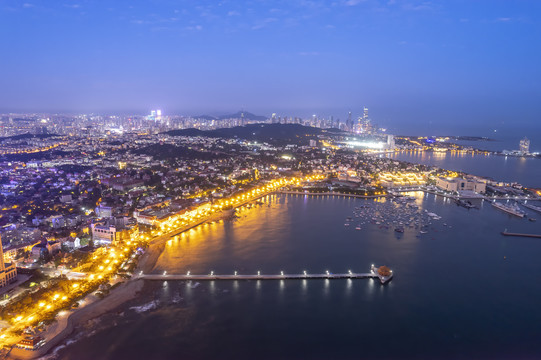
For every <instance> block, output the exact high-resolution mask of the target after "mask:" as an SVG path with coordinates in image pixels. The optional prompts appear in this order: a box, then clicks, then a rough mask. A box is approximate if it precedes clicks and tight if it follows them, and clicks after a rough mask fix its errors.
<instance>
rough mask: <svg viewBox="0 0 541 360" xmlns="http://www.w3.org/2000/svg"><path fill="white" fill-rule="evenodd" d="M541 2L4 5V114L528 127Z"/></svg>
mask: <svg viewBox="0 0 541 360" xmlns="http://www.w3.org/2000/svg"><path fill="white" fill-rule="evenodd" d="M539 14H541V3H539V2H538V1H522V2H520V3H519V2H509V1H502V0H496V1H492V0H491V1H476V2H470V1H453V2H444V1H431V2H427V1H416V0H412V1H394V0H391V1H376V0H364V1H360V0H344V1H334V2H325V1H316V0H314V1H271V2H263V1H247V2H244V3H239V2H231V1H223V2H219V3H215V2H213V1H202V2H198V3H197V4H193V3H191V2H189V1H186V2H179V3H176V2H143V3H138V4H132V3H125V2H121V3H114V4H106V5H105V4H103V3H98V2H94V1H78V2H77V1H75V2H74V1H70V2H67V3H54V4H51V3H50V2H47V1H44V0H36V1H32V0H29V1H27V2H14V1H12V2H4V3H2V4H1V5H0V21H2V24H3V25H4V27H5V28H6V29H9V32H8V31H5V32H4V35H2V36H0V45H1V46H2V47H3V48H4V49H9V51H8V52H6V54H8V56H4V57H2V58H1V59H0V67H1V68H2V69H3V70H4V71H3V75H2V76H1V77H0V112H3V113H5V112H33V111H36V112H57V113H61V112H70V113H84V112H87V113H88V112H95V113H124V114H126V113H139V114H145V113H147V112H148V111H149V110H150V109H158V108H159V109H163V111H164V114H184V115H200V114H211V115H214V114H224V113H228V112H236V111H239V110H240V109H245V110H246V111H250V112H252V113H255V114H258V115H265V116H270V115H271V114H272V113H281V114H283V115H287V116H310V114H313V113H315V114H318V116H335V117H339V118H340V119H341V120H345V119H346V117H347V113H348V111H352V112H353V113H354V114H360V113H361V112H362V107H363V106H368V107H369V108H370V110H371V114H372V115H373V117H374V119H376V121H377V122H378V123H382V124H389V126H393V125H396V126H404V127H406V128H407V127H408V126H433V127H437V126H439V125H441V126H448V125H449V124H450V123H451V122H452V123H453V124H454V125H455V126H459V125H469V124H472V123H475V124H478V125H479V126H481V127H487V128H488V127H494V126H496V125H501V124H518V125H532V126H533V125H534V124H535V123H537V122H538V121H539V114H540V113H541V104H540V103H539V101H538V99H539V97H540V96H541V83H540V82H539V79H540V78H541V70H540V68H539V66H538V64H539V62H540V60H541V50H540V49H539V47H538V46H537V43H538V39H539V36H540V33H541V27H540V25H539V20H538V18H539V16H538V15H539Z"/></svg>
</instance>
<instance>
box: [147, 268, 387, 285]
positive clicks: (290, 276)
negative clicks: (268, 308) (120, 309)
mask: <svg viewBox="0 0 541 360" xmlns="http://www.w3.org/2000/svg"><path fill="white" fill-rule="evenodd" d="M137 278H139V279H145V280H162V281H163V280H168V281H169V280H172V281H174V280H179V281H182V280H197V281H205V280H210V281H212V280H307V279H367V278H374V279H379V281H380V282H381V283H382V284H386V283H388V282H389V281H391V280H392V278H393V273H392V271H391V274H390V275H389V276H383V275H380V274H379V273H378V270H377V268H376V267H375V266H374V265H372V267H371V269H370V272H367V273H354V272H351V271H349V272H348V273H345V274H333V273H330V272H328V271H327V272H325V273H324V274H308V273H307V272H306V271H305V272H304V273H303V274H285V273H284V272H281V273H280V274H276V275H272V274H261V273H260V272H258V273H257V274H256V275H243V274H238V273H237V272H235V273H234V274H233V275H217V274H214V272H211V273H210V274H207V275H195V274H191V273H190V272H189V271H188V273H186V274H184V275H179V274H168V273H167V272H164V273H163V274H139V275H138V276H137Z"/></svg>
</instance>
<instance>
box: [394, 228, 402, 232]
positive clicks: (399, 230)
mask: <svg viewBox="0 0 541 360" xmlns="http://www.w3.org/2000/svg"><path fill="white" fill-rule="evenodd" d="M394 231H396V232H397V233H403V232H404V228H401V227H397V228H394Z"/></svg>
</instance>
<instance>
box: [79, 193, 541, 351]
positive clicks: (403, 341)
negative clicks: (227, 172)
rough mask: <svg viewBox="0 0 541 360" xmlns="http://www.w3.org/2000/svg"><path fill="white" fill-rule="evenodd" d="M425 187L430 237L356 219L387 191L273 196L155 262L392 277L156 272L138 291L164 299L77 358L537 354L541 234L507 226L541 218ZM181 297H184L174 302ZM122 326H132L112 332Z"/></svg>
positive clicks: (528, 226)
mask: <svg viewBox="0 0 541 360" xmlns="http://www.w3.org/2000/svg"><path fill="white" fill-rule="evenodd" d="M417 195H418V196H419V197H420V198H424V199H425V200H424V201H423V202H422V203H421V204H420V205H421V206H422V211H423V210H425V209H426V210H427V211H429V212H435V213H437V214H438V215H440V216H442V220H439V221H434V222H433V224H432V225H430V229H429V233H428V234H424V235H422V236H419V237H417V235H418V232H417V231H415V230H414V229H410V228H407V229H406V230H405V233H404V234H403V235H402V236H401V237H396V236H395V232H394V231H393V229H380V228H379V227H378V226H376V225H374V224H365V225H363V230H362V231H355V230H354V229H348V228H346V227H344V225H343V224H344V219H345V218H346V217H347V216H351V214H352V211H353V209H354V207H356V206H359V205H361V204H368V205H370V206H376V204H378V206H381V205H382V204H385V202H384V201H385V200H366V201H365V200H360V199H352V198H338V197H336V198H334V199H333V198H332V197H329V198H317V197H312V198H310V199H309V200H306V198H305V197H304V196H273V197H270V198H268V200H267V201H265V203H264V204H263V205H260V206H258V207H255V208H253V209H251V210H248V211H245V212H242V215H241V217H240V218H239V219H237V220H236V221H234V222H228V221H226V222H223V223H220V224H216V225H215V226H208V227H207V228H206V230H205V231H203V230H197V229H194V230H193V231H192V232H189V233H188V234H186V235H185V236H182V235H181V236H180V239H179V240H178V241H173V242H172V244H171V245H170V246H167V247H166V250H165V251H164V253H163V254H162V256H161V257H160V259H159V260H158V264H157V267H156V269H155V272H156V273H161V272H163V271H164V270H167V272H168V273H171V274H172V273H186V271H188V270H190V271H191V273H192V274H208V273H210V270H214V271H215V273H216V274H232V273H233V271H235V270H238V271H239V274H256V273H257V271H258V270H261V273H262V274H278V273H279V272H280V271H281V270H284V271H286V270H287V272H288V273H299V274H301V273H302V271H303V270H305V269H306V270H308V271H309V272H312V273H324V272H325V270H329V271H331V272H334V273H339V272H347V271H348V270H349V269H351V270H352V271H353V272H366V271H368V269H369V267H370V264H372V263H374V264H376V265H382V264H385V265H389V266H390V267H391V268H392V269H393V270H394V273H395V279H394V280H393V282H391V283H390V284H388V285H386V286H381V285H380V284H379V282H378V281H376V280H373V279H358V280H328V279H327V280H277V281H270V280H269V281H243V280H238V281H209V282H204V281H201V282H200V283H199V284H198V283H196V282H193V281H191V282H174V281H169V282H168V283H167V286H166V287H163V283H162V282H155V283H152V282H148V283H147V284H146V289H145V291H144V292H143V294H141V296H140V299H139V300H138V301H140V302H142V303H148V302H150V301H152V300H154V299H155V298H156V296H157V294H158V295H159V298H160V302H161V303H163V304H162V305H161V308H160V309H159V310H156V311H155V312H152V311H150V312H149V313H148V314H146V313H145V314H137V315H133V320H132V322H130V323H127V324H126V325H122V324H120V325H117V327H116V328H115V330H111V332H104V333H103V334H98V335H96V336H94V337H91V338H89V339H88V342H85V341H82V342H81V343H80V344H76V345H74V346H73V348H71V350H69V352H71V354H72V355H73V356H72V357H71V359H78V360H79V359H81V360H85V359H90V358H96V357H99V358H102V359H115V355H116V358H123V357H122V356H124V358H125V356H129V355H131V356H132V358H142V357H147V358H160V359H167V358H178V357H183V358H198V359H199V358H207V359H211V358H235V359H254V358H258V359H276V358H287V357H288V356H289V358H359V357H366V358H371V359H377V358H398V357H399V358H441V355H442V354H444V355H445V356H448V357H450V358H494V357H496V355H497V357H500V358H513V356H512V355H514V354H515V353H519V354H525V355H530V356H529V357H530V358H537V356H535V355H539V354H540V353H541V352H536V350H537V349H539V346H538V345H537V344H538V340H539V334H541V322H539V321H537V319H539V318H540V317H541V311H540V310H539V307H538V299H539V298H541V289H540V288H539V287H538V286H535V284H536V281H537V280H539V279H540V278H539V276H540V275H539V274H541V263H540V262H539V261H538V254H539V253H541V242H539V241H538V240H537V239H512V238H504V237H501V236H500V235H499V231H501V230H502V229H503V228H504V227H507V228H509V230H510V231H517V232H529V233H541V230H540V223H539V222H538V223H532V222H529V221H526V220H524V219H518V218H513V217H510V216H508V215H506V214H504V213H502V212H500V211H498V210H497V209H494V208H493V207H491V206H485V207H484V208H482V209H480V210H469V211H468V210H466V209H464V208H462V207H457V206H456V205H455V204H453V203H447V202H445V201H443V200H442V199H441V198H437V197H435V196H433V195H426V196H425V195H422V194H416V196H417ZM420 198H419V199H420ZM419 199H418V200H417V204H419V201H420V200H419ZM306 204H308V206H306ZM528 214H529V215H531V213H530V212H529V213H528ZM443 222H446V223H447V224H449V225H452V226H453V227H452V229H450V228H449V227H446V226H443ZM524 274H528V275H529V276H524ZM178 294H180V297H182V299H183V300H182V301H181V302H180V303H174V302H173V300H174V299H175V297H177V296H178ZM148 329H151V330H148ZM118 333H126V334H129V335H126V336H124V337H123V338H118V337H115V339H117V340H115V341H114V342H113V343H111V340H110V339H111V338H112V336H114V335H115V334H118ZM314 339H317V340H316V341H314ZM359 339H363V341H362V354H361V355H360V352H359V351H360V350H359ZM389 339H392V341H391V342H389ZM96 343H97V344H100V345H101V346H100V347H98V348H99V349H100V351H101V352H100V353H99V354H98V353H96V352H95V348H96V345H95V344H96ZM209 343H211V344H212V346H210V345H209ZM419 344H421V345H419ZM299 349H300V350H299ZM157 354H159V356H158V357H157ZM285 355H288V356H285ZM160 356H161V357H160Z"/></svg>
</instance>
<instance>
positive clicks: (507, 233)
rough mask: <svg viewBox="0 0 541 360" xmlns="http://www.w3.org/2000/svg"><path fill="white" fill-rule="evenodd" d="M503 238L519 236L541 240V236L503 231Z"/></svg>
mask: <svg viewBox="0 0 541 360" xmlns="http://www.w3.org/2000/svg"><path fill="white" fill-rule="evenodd" d="M502 235H503V236H519V237H530V238H541V235H538V234H521V233H512V232H507V231H502Z"/></svg>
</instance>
